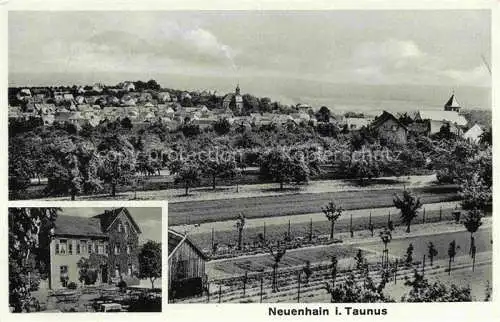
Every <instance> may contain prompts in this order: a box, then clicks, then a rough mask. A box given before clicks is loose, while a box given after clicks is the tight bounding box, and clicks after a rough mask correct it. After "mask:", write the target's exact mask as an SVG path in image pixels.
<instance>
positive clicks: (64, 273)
mask: <svg viewBox="0 0 500 322" xmlns="http://www.w3.org/2000/svg"><path fill="white" fill-rule="evenodd" d="M59 276H60V278H59V280H60V282H61V285H62V286H63V287H66V286H67V285H68V280H69V276H68V266H66V265H63V266H60V268H59Z"/></svg>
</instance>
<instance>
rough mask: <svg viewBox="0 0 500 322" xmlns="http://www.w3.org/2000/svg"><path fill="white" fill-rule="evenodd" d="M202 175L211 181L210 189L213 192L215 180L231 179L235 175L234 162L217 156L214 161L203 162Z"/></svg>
mask: <svg viewBox="0 0 500 322" xmlns="http://www.w3.org/2000/svg"><path fill="white" fill-rule="evenodd" d="M203 174H205V175H207V176H209V177H210V178H211V179H212V189H213V190H215V187H216V185H215V184H216V179H217V178H233V177H234V176H235V175H236V162H235V161H234V159H232V158H224V157H223V156H219V155H217V156H216V158H215V159H212V158H210V159H209V160H207V161H205V162H203Z"/></svg>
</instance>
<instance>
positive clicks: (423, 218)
mask: <svg viewBox="0 0 500 322" xmlns="http://www.w3.org/2000/svg"><path fill="white" fill-rule="evenodd" d="M422 224H425V208H424V214H423V215H422Z"/></svg>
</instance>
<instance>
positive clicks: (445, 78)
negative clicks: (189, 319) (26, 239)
mask: <svg viewBox="0 0 500 322" xmlns="http://www.w3.org/2000/svg"><path fill="white" fill-rule="evenodd" d="M61 25H64V26H65V27H64V28H61V27H60V26H61ZM490 38H491V12H490V11H489V10H423V11H419V10H387V11H385V10H373V11H370V10H366V11H363V10H361V11H360V10H353V11H349V10H345V11H335V10H333V11H210V12H205V11H191V12H183V11H164V12H161V11H160V12H124V11H106V12H85V11H81V12H64V13H61V12H36V13H34V12H10V14H9V97H8V103H9V106H8V109H9V138H8V140H9V151H8V153H9V168H8V171H9V199H10V200H58V201H59V200H65V201H68V200H86V201H91V200H134V201H142V200H163V201H168V265H167V269H168V278H167V280H168V302H169V303H182V304H185V303H228V302H232V303H274V302H285V303H305V302H316V303H318V302H319V303H352V302H361V303H369V302H470V301H491V296H492V286H493V283H492V270H493V268H492V249H493V236H492V213H493V207H492V203H493V197H492V185H493V174H492V97H491V96H492V95H491V82H492V80H491V78H492V75H491V59H492V57H491V43H490ZM129 211H130V209H129ZM62 217H63V215H62V214H61V215H60V216H58V218H62ZM132 217H133V219H134V220H135V221H136V222H137V225H138V226H139V227H141V224H140V222H139V220H140V219H141V217H136V216H134V215H133V214H132ZM56 226H57V221H56ZM101 228H102V227H101ZM141 229H142V228H141ZM55 233H56V234H57V228H56V231H55ZM55 237H57V235H56V236H55ZM60 238H64V237H60ZM78 238H79V239H81V238H83V237H78ZM109 238H110V240H111V238H112V237H111V236H110V237H109ZM76 245H77V244H75V246H74V247H76ZM60 247H62V246H60ZM67 247H69V244H68V246H67ZM59 249H61V248H59ZM68 249H69V248H68ZM73 249H74V251H76V248H73ZM23 251H24V248H23ZM54 251H55V250H54ZM110 251H112V250H110ZM31 253H32V252H31ZM20 255H22V256H21V257H20V258H19V259H18V261H19V260H20V261H21V263H22V261H26V260H28V259H29V258H30V256H35V255H30V256H28V255H26V254H25V253H23V254H20ZM18 256H19V254H18ZM56 258H57V256H56ZM165 260H167V259H165ZM139 262H140V258H139ZM17 263H20V262H17ZM123 263H124V262H123ZM106 264H107V270H104V271H105V272H107V273H106V274H108V275H107V276H104V277H107V279H106V278H104V279H103V277H102V275H103V274H104V273H103V272H104V271H103V270H102V269H100V268H99V269H96V270H97V277H98V279H99V280H104V281H106V280H107V281H108V283H104V284H107V285H106V287H108V286H109V287H111V286H112V287H115V288H116V287H118V289H120V287H119V286H118V283H120V282H121V276H122V275H123V274H125V275H127V273H128V269H129V267H128V266H127V265H128V264H127V265H125V264H124V265H125V266H120V267H119V274H118V275H119V278H118V280H119V281H118V282H117V280H116V278H115V279H112V278H113V277H116V274H115V273H116V271H115V266H114V265H116V264H115V263H114V262H111V261H110V262H107V263H106ZM61 265H62V266H61ZM61 265H59V266H58V267H56V268H54V269H55V270H56V271H55V272H54V271H51V273H50V274H52V275H53V274H54V273H55V274H56V279H57V281H55V282H54V281H53V280H50V278H49V276H52V275H48V273H46V271H42V272H43V273H45V274H46V276H47V278H49V279H48V281H47V283H48V284H47V288H48V289H52V288H53V287H56V286H55V285H60V283H62V282H61V280H60V276H61V274H62V273H61V272H66V268H65V269H64V271H62V269H63V268H61V267H63V266H64V265H65V264H61ZM134 267H135V266H134ZM51 269H52V268H51ZM73 271H74V269H73V268H71V267H70V265H69V264H68V265H67V272H68V273H67V274H69V275H68V276H69V280H68V285H69V282H70V281H71V282H74V283H75V284H76V286H77V290H80V289H81V290H87V289H88V288H87V287H84V286H81V283H82V282H80V284H78V281H79V277H78V275H77V274H76V273H74V274H73V273H72V272H73ZM132 271H134V269H132ZM138 272H139V275H140V276H142V275H141V274H142V273H141V271H140V269H138ZM39 274H41V273H39ZM57 274H59V275H57ZM64 274H66V273H64ZM64 274H63V275H64ZM75 274H76V275H75ZM20 276H25V275H20ZM28 279H29V278H28ZM123 280H124V281H125V282H126V280H125V278H123ZM49 281H50V283H49ZM54 283H56V284H54ZM58 283H59V284H58ZM126 283H127V287H126V290H127V293H126V294H128V292H132V291H135V290H130V288H132V286H129V283H128V282H126ZM42 284H43V283H42V282H40V285H42ZM99 284H102V283H99ZM109 284H112V285H109ZM141 285H142V284H141ZM23 287H24V288H23V290H25V289H26V287H25V286H23ZM158 287H159V285H155V287H153V289H156V288H158ZM39 288H40V287H39ZM67 288H68V287H67V285H66V286H62V287H61V288H60V289H62V290H63V291H67V290H66V289H67ZM35 292H38V291H35V290H32V291H30V293H31V294H33V293H35ZM52 292H57V290H53V291H51V292H47V293H48V294H49V295H50V294H52ZM151 292H152V291H150V293H151ZM14 294H16V293H14ZM16 296H18V295H16ZM99 296H101V295H99ZM102 296H103V295H102ZM48 297H49V298H50V296H48ZM82 297H83V295H82V296H81V297H80V298H82ZM20 301H21V303H24V304H19V302H13V303H11V306H12V307H13V310H15V311H20V310H24V311H26V310H27V308H29V310H32V306H33V304H30V303H31V302H29V303H27V302H26V298H25V297H22V300H20ZM99 301H101V300H99ZM38 302H39V303H40V304H39V306H40V307H47V310H48V309H58V310H61V311H64V310H69V309H75V310H83V309H87V308H88V309H90V307H92V309H94V310H95V309H96V306H95V305H94V306H92V305H87V302H89V301H86V300H85V301H81V303H80V302H77V303H79V304H81V305H74V306H73V307H70V308H69V309H68V308H66V307H65V306H55V307H54V305H53V304H50V305H49V303H52V302H50V301H48V300H45V299H42V300H40V299H38ZM90 302H92V301H90ZM16 303H17V304H16ZM106 303H107V302H105V303H104V304H106ZM112 303H117V304H119V305H120V307H121V309H122V310H127V309H128V310H130V308H132V307H133V305H132V304H127V303H128V302H126V301H114V300H113V301H112ZM84 304H85V305H84ZM97 309H98V310H99V308H97Z"/></svg>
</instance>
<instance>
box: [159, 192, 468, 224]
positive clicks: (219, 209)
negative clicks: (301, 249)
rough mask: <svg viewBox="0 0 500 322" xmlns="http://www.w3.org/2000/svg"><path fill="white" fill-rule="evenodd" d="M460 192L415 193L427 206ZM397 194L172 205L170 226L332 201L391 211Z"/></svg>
mask: <svg viewBox="0 0 500 322" xmlns="http://www.w3.org/2000/svg"><path fill="white" fill-rule="evenodd" d="M456 191H457V188H456V187H455V186H439V187H427V188H416V189H414V192H415V193H416V194H417V195H418V196H419V197H420V198H421V201H422V202H423V203H436V202H443V201H453V200H457V199H458V195H457V193H456ZM394 193H401V190H400V189H387V190H371V191H345V192H327V193H314V194H293V195H279V196H265V197H256V198H238V199H223V200H210V201H195V202H181V203H169V211H168V221H169V225H172V226H175V225H182V224H194V223H207V222H213V221H223V220H232V219H234V218H236V217H237V216H238V214H239V213H243V214H244V215H245V217H246V218H263V217H272V216H286V215H296V214H306V213H314V212H318V211H321V207H323V206H325V205H326V204H327V203H328V202H330V201H332V200H335V201H336V202H337V203H339V204H341V205H342V207H343V208H344V209H347V210H349V209H364V208H378V207H387V206H392V204H393V203H392V199H393V195H394Z"/></svg>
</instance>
